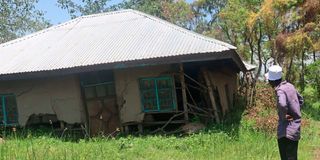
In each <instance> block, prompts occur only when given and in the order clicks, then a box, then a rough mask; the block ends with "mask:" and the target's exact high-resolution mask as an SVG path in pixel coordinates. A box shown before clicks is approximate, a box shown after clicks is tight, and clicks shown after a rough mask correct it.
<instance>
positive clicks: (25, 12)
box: [0, 0, 49, 43]
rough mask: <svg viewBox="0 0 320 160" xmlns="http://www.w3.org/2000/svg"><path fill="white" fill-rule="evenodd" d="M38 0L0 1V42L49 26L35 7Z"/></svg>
mask: <svg viewBox="0 0 320 160" xmlns="http://www.w3.org/2000/svg"><path fill="white" fill-rule="evenodd" d="M37 2H38V0H24V1H18V0H6V1H1V2H0V43H3V42H7V41H9V40H12V39H15V38H18V37H21V36H23V35H25V34H28V33H32V32H35V31H38V30H40V29H43V28H46V27H48V26H49V23H48V22H47V21H46V20H45V19H44V18H43V12H41V11H39V10H37V9H35V4H36V3H37Z"/></svg>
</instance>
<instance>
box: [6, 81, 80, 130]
mask: <svg viewBox="0 0 320 160" xmlns="http://www.w3.org/2000/svg"><path fill="white" fill-rule="evenodd" d="M0 94H15V95H16V100H17V108H18V116H19V124H20V125H21V126H24V125H26V123H27V120H28V118H29V116H30V115H32V114H56V115H57V118H58V120H61V121H65V122H67V123H81V122H85V112H84V108H83V102H82V100H81V92H80V83H79V79H78V77H76V76H65V77H55V78H47V79H34V80H17V81H0Z"/></svg>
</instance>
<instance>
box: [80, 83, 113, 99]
mask: <svg viewBox="0 0 320 160" xmlns="http://www.w3.org/2000/svg"><path fill="white" fill-rule="evenodd" d="M83 87H84V91H85V97H86V99H92V98H102V97H114V96H115V94H116V93H115V89H114V83H113V82H105V83H99V84H91V85H85V86H83Z"/></svg>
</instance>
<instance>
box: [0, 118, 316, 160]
mask: <svg viewBox="0 0 320 160" xmlns="http://www.w3.org/2000/svg"><path fill="white" fill-rule="evenodd" d="M252 124H254V122H252V121H245V120H242V121H241V127H240V129H239V131H234V127H232V125H223V124H221V125H217V126H212V128H210V129H208V130H207V131H203V132H200V133H198V134H193V135H190V136H182V135H178V136H173V135H171V136H160V135H149V136H137V137H134V136H126V137H116V138H112V139H105V138H99V137H98V138H92V139H88V140H84V139H82V140H79V141H78V142H72V141H65V140H61V139H60V138H55V137H52V136H50V135H43V136H33V134H31V135H29V136H28V137H19V136H14V135H12V137H10V136H9V137H7V138H6V139H5V142H4V144H1V145H0V155H1V158H2V159H49V160H51V159H80V160H81V159H217V160H238V159H268V160H270V159H274V160H276V159H279V153H278V147H277V143H276V137H275V136H274V135H268V134H265V133H263V132H257V131H254V130H252V129H251V126H252ZM318 129H319V125H317V123H316V122H312V123H311V124H310V127H309V128H304V129H303V130H304V132H303V135H302V141H301V143H299V159H313V157H314V149H315V146H319V145H320V137H319V136H314V135H315V134H317V132H318V131H319V130H318ZM234 132H236V135H235V134H234Z"/></svg>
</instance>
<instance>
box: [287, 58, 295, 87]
mask: <svg viewBox="0 0 320 160" xmlns="http://www.w3.org/2000/svg"><path fill="white" fill-rule="evenodd" d="M292 62H293V58H292V57H290V63H289V66H288V69H287V74H286V80H287V81H289V82H290V81H291V80H290V77H289V76H290V74H291V68H292Z"/></svg>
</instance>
